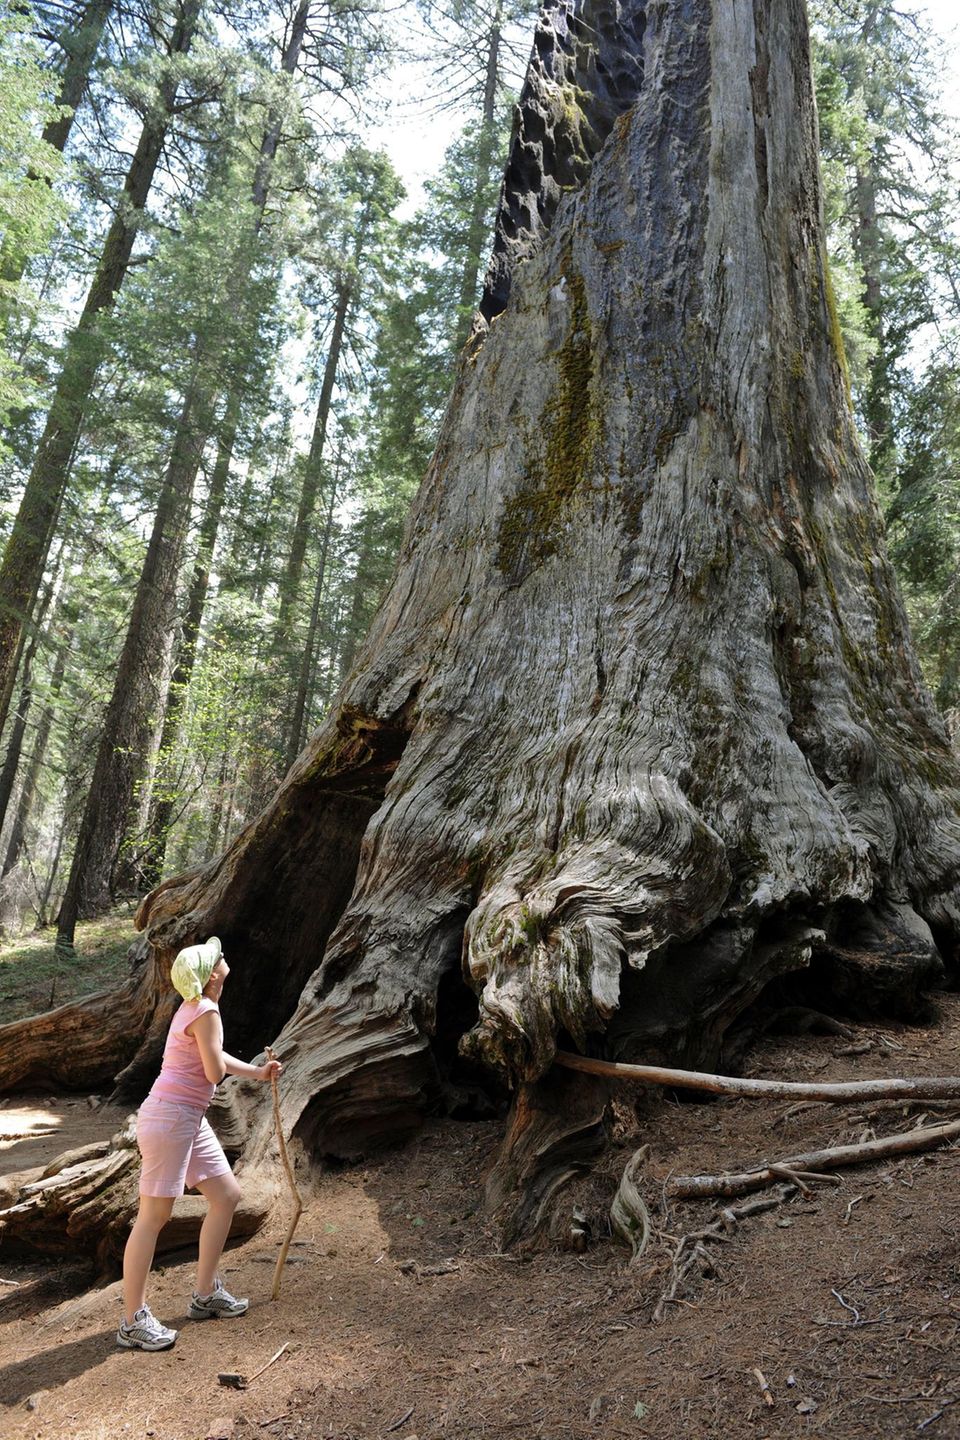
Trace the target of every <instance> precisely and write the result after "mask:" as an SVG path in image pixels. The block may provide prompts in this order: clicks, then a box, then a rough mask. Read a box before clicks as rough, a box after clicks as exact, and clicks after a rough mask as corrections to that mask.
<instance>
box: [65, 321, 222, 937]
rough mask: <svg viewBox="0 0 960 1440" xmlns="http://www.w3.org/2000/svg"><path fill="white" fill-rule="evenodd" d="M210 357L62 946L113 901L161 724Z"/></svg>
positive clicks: (119, 694)
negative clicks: (137, 796)
mask: <svg viewBox="0 0 960 1440" xmlns="http://www.w3.org/2000/svg"><path fill="white" fill-rule="evenodd" d="M205 362H206V356H204V355H203V354H202V352H200V351H199V349H198V354H197V357H196V360H195V365H194V370H193V376H192V380H191V384H190V387H189V389H188V392H187V396H186V399H185V401H184V404H183V409H182V411H181V415H180V419H179V422H178V426H177V438H176V443H175V447H174V450H173V452H172V454H171V456H170V461H169V464H168V466H167V471H166V475H165V477H164V484H163V489H162V491H161V495H160V501H159V504H158V506H157V514H156V518H155V520H154V524H153V531H152V534H151V536H150V543H149V546H148V548H147V554H146V558H145V560H144V563H143V569H142V570H141V572H140V579H139V581H138V583H137V592H136V595H135V597H134V602H133V610H132V613H131V616H130V621H129V624H128V626H127V633H126V638H125V640H124V645H123V651H122V653H121V656H120V661H119V664H118V666H117V673H116V677H115V679H114V686H113V693H112V695H111V697H110V704H109V705H108V707H107V714H106V719H105V722H104V728H103V732H102V734H101V736H100V743H99V745H98V747H97V759H96V764H95V766H94V772H93V780H92V782H91V785H90V790H89V792H88V794H87V799H86V803H85V805H84V810H83V816H82V819H81V821H80V830H79V833H78V836H77V843H76V848H75V850H74V854H73V861H72V864H71V867H70V877H69V879H68V881H67V886H66V890H65V891H64V895H63V899H62V900H61V902H60V913H59V915H58V917H57V946H58V948H60V949H62V950H65V951H69V950H71V949H72V947H73V937H74V931H75V929H76V924H77V921H78V920H80V919H85V918H87V917H89V916H91V915H96V914H99V913H101V912H102V911H103V910H105V909H107V908H108V907H109V905H110V903H111V900H112V898H113V880H114V867H115V865H116V862H117V856H118V853H119V850H120V844H121V842H122V840H123V837H124V835H125V833H126V832H127V827H128V824H129V821H130V813H131V806H132V804H133V798H134V791H135V786H136V782H137V780H138V778H139V777H140V774H141V773H142V768H143V763H144V757H145V756H146V754H147V750H148V745H149V740H150V736H151V733H152V731H153V727H154V725H155V724H156V718H157V714H158V710H159V704H160V695H159V685H160V682H161V678H162V675H161V671H162V666H161V664H160V657H161V656H162V655H163V654H164V650H165V644H166V640H167V636H168V634H169V630H170V623H171V617H172V615H173V613H174V606H175V602H176V591H177V581H178V577H179V574H180V563H181V557H182V552H183V545H184V541H185V539H186V534H187V527H188V525H189V520H190V505H191V501H192V498H193V488H194V484H195V481H196V476H197V471H198V470H199V468H200V460H201V458H202V455H203V447H204V445H205V443H206V435H207V431H208V426H209V420H208V416H207V413H206V403H207V400H206V395H205V392H204V388H203V375H202V373H201V372H202V369H203V366H204V364H205Z"/></svg>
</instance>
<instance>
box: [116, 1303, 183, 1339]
mask: <svg viewBox="0 0 960 1440" xmlns="http://www.w3.org/2000/svg"><path fill="white" fill-rule="evenodd" d="M177 1333H178V1332H177V1331H176V1330H171V1329H169V1328H168V1326H166V1325H161V1324H160V1321H159V1320H158V1319H157V1318H156V1316H155V1315H151V1313H150V1307H149V1305H142V1306H141V1307H140V1309H139V1310H138V1311H137V1313H136V1315H134V1317H133V1320H132V1322H131V1323H130V1324H129V1325H128V1324H127V1322H126V1320H121V1321H120V1329H119V1330H118V1331H117V1344H118V1345H122V1346H123V1348H124V1349H125V1350H169V1349H170V1346H171V1345H172V1344H173V1342H174V1341H175V1340H176V1338H177Z"/></svg>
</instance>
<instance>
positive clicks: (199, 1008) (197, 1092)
mask: <svg viewBox="0 0 960 1440" xmlns="http://www.w3.org/2000/svg"><path fill="white" fill-rule="evenodd" d="M211 1010H212V1011H214V1012H215V1013H216V1014H217V1015H219V1013H220V1009H219V1006H218V1005H217V1002H216V1000H210V999H208V998H207V996H206V995H201V996H200V999H199V1000H184V1002H183V1004H182V1005H181V1006H180V1009H179V1010H178V1011H177V1013H176V1014H175V1015H174V1017H173V1019H172V1020H171V1021H170V1029H169V1031H168V1032H167V1043H166V1045H165V1046H164V1047H163V1064H162V1065H161V1067H160V1074H159V1075H158V1076H157V1078H156V1080H154V1082H153V1087H152V1089H151V1091H150V1094H151V1095H152V1096H154V1097H155V1099H157V1100H176V1101H177V1102H178V1104H180V1105H195V1106H198V1107H199V1108H200V1109H202V1110H206V1108H207V1106H208V1105H209V1104H210V1101H211V1100H212V1099H213V1095H214V1091H215V1090H216V1088H217V1087H216V1085H211V1084H210V1081H209V1080H208V1079H207V1077H206V1075H205V1074H204V1073H203V1061H202V1059H201V1058H200V1046H199V1045H198V1044H197V1042H196V1040H195V1039H194V1037H193V1036H192V1035H187V1034H185V1033H184V1032H185V1031H186V1028H187V1026H188V1025H192V1024H193V1022H194V1020H196V1019H197V1018H198V1016H200V1015H207V1014H209V1012H210V1011H211Z"/></svg>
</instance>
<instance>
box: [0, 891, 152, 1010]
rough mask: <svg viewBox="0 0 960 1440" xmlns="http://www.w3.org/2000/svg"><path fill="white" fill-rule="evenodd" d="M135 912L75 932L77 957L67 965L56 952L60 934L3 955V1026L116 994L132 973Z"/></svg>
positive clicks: (38, 936)
mask: <svg viewBox="0 0 960 1440" xmlns="http://www.w3.org/2000/svg"><path fill="white" fill-rule="evenodd" d="M135 938H136V936H135V932H134V928H133V912H132V910H131V909H130V907H129V906H122V907H120V908H119V909H117V910H116V911H113V912H111V914H109V915H105V916H103V917H102V918H101V919H98V920H87V921H83V922H82V923H81V924H80V925H79V926H78V927H77V944H76V952H77V953H76V957H75V958H74V959H71V961H70V963H69V964H67V965H65V964H64V963H63V962H62V960H61V959H60V958H59V957H58V955H57V953H56V950H55V943H54V942H55V940H56V934H55V932H54V931H53V930H52V929H51V930H46V931H39V932H36V933H34V934H33V935H30V936H27V937H26V938H24V939H22V940H18V941H17V942H16V943H15V944H11V945H8V946H4V947H3V948H2V949H0V1006H2V1008H3V1018H4V1021H5V1022H9V1021H13V1020H21V1019H24V1018H25V1017H26V1016H28V1015H38V1014H39V1013H40V1012H41V1011H42V1010H47V1009H49V1008H50V1005H51V1003H54V1004H58V1005H63V1004H66V1002H67V1001H68V1000H75V999H77V998H78V997H79V996H81V995H89V994H90V993H91V991H95V990H108V989H113V988H116V987H117V986H119V985H120V984H122V982H123V981H124V980H125V979H126V978H127V972H128V970H129V960H128V952H129V950H130V946H131V945H132V944H133V942H134V940H135Z"/></svg>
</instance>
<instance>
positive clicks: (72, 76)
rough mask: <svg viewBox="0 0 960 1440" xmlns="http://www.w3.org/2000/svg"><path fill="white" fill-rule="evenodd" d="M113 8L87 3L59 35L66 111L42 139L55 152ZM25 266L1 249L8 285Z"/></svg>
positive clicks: (107, 2)
mask: <svg viewBox="0 0 960 1440" xmlns="http://www.w3.org/2000/svg"><path fill="white" fill-rule="evenodd" d="M112 9H113V0H88V3H87V5H86V6H85V8H84V10H83V14H82V15H81V17H80V20H79V22H78V23H77V24H76V25H75V26H74V27H73V28H72V29H69V28H67V29H64V31H63V32H62V34H61V36H60V45H61V48H62V50H63V53H64V56H65V60H64V65H63V69H62V70H61V72H60V89H59V92H58V94H57V100H56V103H57V105H59V106H63V107H65V109H64V113H62V114H60V115H57V116H56V117H55V118H54V119H52V120H50V121H48V123H47V124H46V125H45V126H44V128H43V137H42V138H43V139H44V140H45V141H46V143H47V144H48V145H49V146H51V148H52V149H54V150H59V151H61V152H63V151H64V150H65V149H66V147H67V141H68V140H69V138H70V131H71V130H72V128H73V122H74V120H75V118H76V113H77V107H78V106H79V105H80V102H81V101H82V99H83V96H84V94H85V92H86V89H87V86H88V85H89V83H90V70H91V68H92V66H93V61H94V58H95V56H96V53H97V51H98V49H99V48H100V41H101V40H102V38H103V31H104V27H105V26H106V23H107V18H108V16H109V14H110V11H111V10H112ZM33 178H34V179H35V178H36V176H33ZM26 264H27V261H26V257H25V256H18V257H17V258H16V259H14V258H13V257H12V256H11V255H10V254H9V252H8V253H7V254H4V253H3V247H2V246H0V270H2V273H3V278H4V280H6V281H7V283H8V284H10V285H16V284H17V283H18V282H19V281H20V280H21V279H22V277H23V272H24V270H25V269H26Z"/></svg>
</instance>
